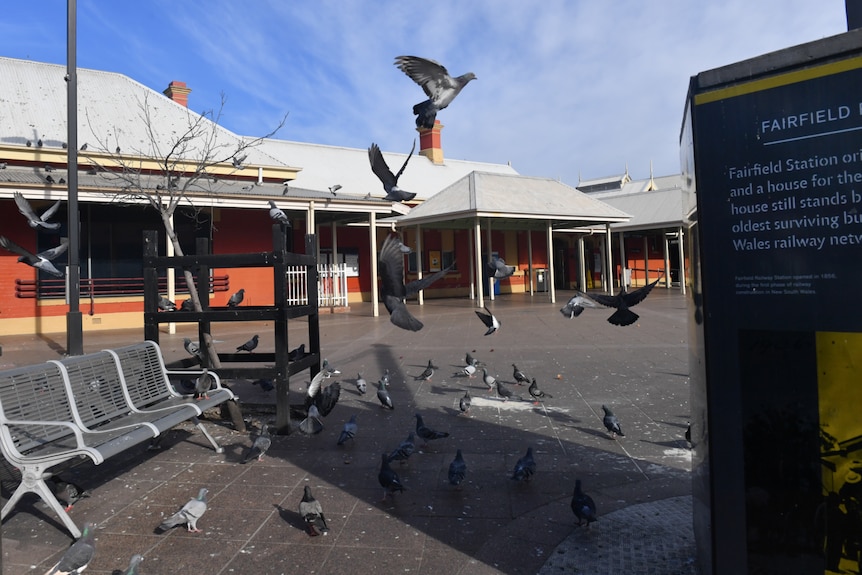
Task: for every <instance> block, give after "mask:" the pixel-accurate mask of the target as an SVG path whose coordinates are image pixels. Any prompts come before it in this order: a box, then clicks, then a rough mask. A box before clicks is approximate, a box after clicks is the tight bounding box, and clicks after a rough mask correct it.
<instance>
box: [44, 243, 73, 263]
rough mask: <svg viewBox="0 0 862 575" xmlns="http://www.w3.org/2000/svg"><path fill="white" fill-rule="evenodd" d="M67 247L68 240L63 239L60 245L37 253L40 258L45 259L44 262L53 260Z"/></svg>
mask: <svg viewBox="0 0 862 575" xmlns="http://www.w3.org/2000/svg"><path fill="white" fill-rule="evenodd" d="M68 247H69V239H68V238H63V239H62V240H60V245H59V246H56V247H53V248H51V249H49V250H45V251H44V252H39V257H40V258H45V259H46V260H49V261H50V260H53V259H54V258H56V257H57V256H59V255H61V254H63V253H64V252H65V251H66V250H67V249H68Z"/></svg>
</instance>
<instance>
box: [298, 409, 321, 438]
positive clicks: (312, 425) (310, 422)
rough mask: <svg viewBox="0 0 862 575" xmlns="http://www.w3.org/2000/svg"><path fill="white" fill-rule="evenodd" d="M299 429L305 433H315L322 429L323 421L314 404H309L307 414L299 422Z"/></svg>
mask: <svg viewBox="0 0 862 575" xmlns="http://www.w3.org/2000/svg"><path fill="white" fill-rule="evenodd" d="M299 430H300V431H301V432H303V433H304V434H306V435H317V434H318V433H320V432H321V431H323V422H321V421H320V412H319V411H318V410H317V406H316V405H313V404H312V405H311V406H309V408H308V415H307V416H306V417H305V419H303V420H302V421H301V422H300V423H299Z"/></svg>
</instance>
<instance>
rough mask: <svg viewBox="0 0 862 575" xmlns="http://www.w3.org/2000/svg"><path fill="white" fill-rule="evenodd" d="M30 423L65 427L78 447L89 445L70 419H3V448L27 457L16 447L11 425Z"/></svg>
mask: <svg viewBox="0 0 862 575" xmlns="http://www.w3.org/2000/svg"><path fill="white" fill-rule="evenodd" d="M28 425H29V426H39V427H65V428H67V429H69V430H70V431H71V432H72V434H73V435H74V436H75V444H76V445H77V448H78V449H87V445H86V444H85V443H84V435H83V433H82V431H81V429H80V428H79V427H78V426H77V425H75V424H74V423H70V422H68V421H36V420H26V419H4V420H3V422H2V424H0V443H2V444H3V449H4V450H8V451H9V452H10V453H11V454H13V455H16V456H17V457H18V458H26V457H27V456H26V455H24V454H23V453H20V452H19V451H18V448H17V447H15V440H14V438H13V437H12V432H11V430H10V429H9V426H16V427H26V426H28Z"/></svg>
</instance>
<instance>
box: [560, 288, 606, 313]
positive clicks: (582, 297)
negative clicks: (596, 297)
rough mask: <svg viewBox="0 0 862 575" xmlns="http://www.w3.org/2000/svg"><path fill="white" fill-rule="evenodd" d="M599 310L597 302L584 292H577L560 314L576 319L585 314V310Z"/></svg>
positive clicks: (561, 309)
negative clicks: (589, 308)
mask: <svg viewBox="0 0 862 575" xmlns="http://www.w3.org/2000/svg"><path fill="white" fill-rule="evenodd" d="M588 307H591V308H597V307H598V306H597V305H596V302H594V301H593V300H592V299H590V297H589V296H588V295H587V294H585V293H583V292H576V293H575V295H573V296H572V298H571V299H570V300H569V301H567V302H566V305H564V306H563V307H561V308H560V313H561V314H563V315H564V316H566V317H567V318H569V319H574V318H576V317H578V316H579V315H581V313H583V311H584V308H588Z"/></svg>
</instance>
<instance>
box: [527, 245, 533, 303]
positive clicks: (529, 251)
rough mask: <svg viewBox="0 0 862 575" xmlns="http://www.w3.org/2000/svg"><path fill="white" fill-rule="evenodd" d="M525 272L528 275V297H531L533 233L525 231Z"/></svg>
mask: <svg viewBox="0 0 862 575" xmlns="http://www.w3.org/2000/svg"><path fill="white" fill-rule="evenodd" d="M527 271H528V272H529V273H530V295H533V232H532V230H527Z"/></svg>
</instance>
